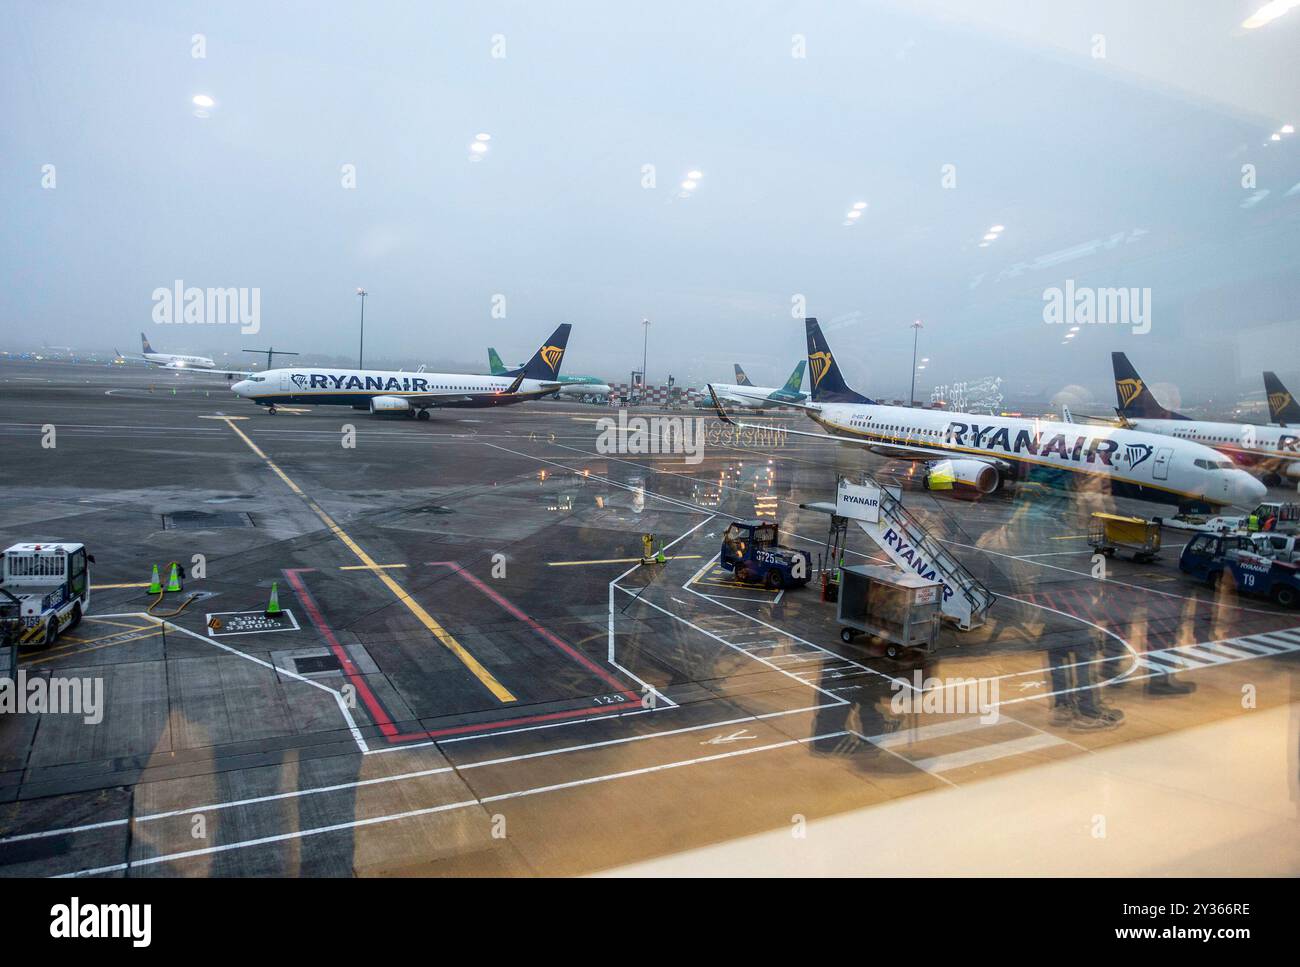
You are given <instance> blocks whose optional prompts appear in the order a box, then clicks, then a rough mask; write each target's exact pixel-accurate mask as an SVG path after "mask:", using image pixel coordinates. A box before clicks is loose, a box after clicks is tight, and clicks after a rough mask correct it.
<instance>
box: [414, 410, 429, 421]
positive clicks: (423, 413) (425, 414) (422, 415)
mask: <svg viewBox="0 0 1300 967" xmlns="http://www.w3.org/2000/svg"><path fill="white" fill-rule="evenodd" d="M415 418H416V419H417V420H427V419H428V418H429V411H428V410H421V411H420V412H419V413H417V414H416V415H415Z"/></svg>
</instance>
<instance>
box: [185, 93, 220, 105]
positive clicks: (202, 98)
mask: <svg viewBox="0 0 1300 967" xmlns="http://www.w3.org/2000/svg"><path fill="white" fill-rule="evenodd" d="M191 100H192V101H193V103H194V106H195V107H212V106H214V105H215V104H216V103H217V102H216V101H214V100H213V99H212V98H210V97H208V95H206V94H195V95H194V97H193V98H191Z"/></svg>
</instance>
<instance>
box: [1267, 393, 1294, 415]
mask: <svg viewBox="0 0 1300 967" xmlns="http://www.w3.org/2000/svg"><path fill="white" fill-rule="evenodd" d="M1290 404H1291V394H1290V393H1287V392H1285V391H1283V392H1281V393H1269V394H1268V406H1269V409H1271V410H1272V411H1273V412H1274V413H1281V412H1282V410H1283V409H1284V408H1285V407H1287V406H1289V405H1290Z"/></svg>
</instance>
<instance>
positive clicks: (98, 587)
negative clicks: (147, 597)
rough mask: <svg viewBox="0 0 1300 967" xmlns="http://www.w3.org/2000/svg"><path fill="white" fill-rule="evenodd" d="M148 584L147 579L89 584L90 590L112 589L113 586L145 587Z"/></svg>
mask: <svg viewBox="0 0 1300 967" xmlns="http://www.w3.org/2000/svg"><path fill="white" fill-rule="evenodd" d="M148 586H149V582H148V581H140V582H135V583H132V584H92V585H91V586H90V590H92V591H112V590H113V589H114V588H147V587H148Z"/></svg>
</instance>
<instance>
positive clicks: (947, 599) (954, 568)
mask: <svg viewBox="0 0 1300 967" xmlns="http://www.w3.org/2000/svg"><path fill="white" fill-rule="evenodd" d="M850 490H851V491H853V492H854V494H856V495H861V494H864V493H865V494H870V495H871V496H875V497H876V498H877V500H878V504H877V506H878V508H879V512H878V513H868V514H865V515H864V516H852V514H853V511H852V510H850V511H849V512H848V513H844V514H842V513H840V511H841V510H845V509H846V507H848V506H849V505H847V504H846V503H845V501H844V497H845V495H846V494H847V492H848V491H850ZM837 498H838V499H837V500H836V502H835V503H829V502H819V503H811V504H801V505H800V506H801V507H805V508H807V509H808V510H816V511H820V512H822V513H829V514H830V515H831V517H832V523H831V527H832V529H833V528H835V527H836V526H837V525H838V526H843V521H844V518H845V517H847V518H848V519H849V520H852V521H853V522H854V523H855V524H857V525H858V526H859V527H861V528H862V530H863V531H865V532H866V534H867V536H868V537H870V538H871V539H872V540H873V541H874V542H875V543H876V545H877V546H878V547H879V548H880V549H881V550H882V551H884V552H885V555H886V556H887V557H888V558H889V559H890V560H891V561H893V562H894V564H895V565H897V566H898V567H899V568H901V569H902V570H904V571H909V572H911V573H913V574H919V575H921V576H922V577H928V576H933V577H934V579H935V580H937V581H940V582H942V584H943V585H944V587H945V589H946V590H945V593H944V595H943V603H942V606H941V608H942V611H943V615H944V617H945V618H946V619H948V620H950V621H951V622H953V623H954V624H955V625H956V626H957V627H958V628H960V629H961V630H962V631H970V630H971V629H972V628H978V627H979V626H980V625H982V624H983V623H984V619H985V616H986V615H987V614H988V611H989V608H991V607H992V606H993V601H994V594H993V592H992V591H990V590H989V589H988V588H987V587H986V586H985V585H984V583H983V582H982V581H980V579H979V578H977V577H976V576H975V575H974V574H972V573H971V572H970V569H969V568H967V567H966V565H964V564H962V563H961V561H959V560H957V558H956V557H954V556H953V555H952V553H951V552H950V551H949V550H948V549H947V547H945V546H944V545H943V543H942V542H940V541H939V540H938V539H937V538H936V537H935V536H934V535H933V534H931V533H930V532H929V531H928V530H926V528H925V527H924V526H923V525H922V524H921V522H920V521H919V520H917V519H916V518H915V517H914V516H913V515H912V514H911V513H910V512H908V510H907V509H906V508H905V507H904V506H903V500H902V493H901V492H900V491H899V489H898V488H897V487H885V486H882V485H881V484H880V483H878V482H877V481H876V480H875V479H873V478H872V477H870V476H867V475H865V474H864V475H863V480H862V482H861V483H859V484H853V483H852V482H850V481H849V480H848V479H847V478H843V477H842V478H840V482H839V493H838V495H837ZM867 499H868V501H869V499H870V498H869V497H868V498H867ZM858 506H861V501H860V500H859V501H858ZM873 518H874V519H873ZM837 564H838V562H833V561H832V562H828V565H829V566H836V565H837Z"/></svg>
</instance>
